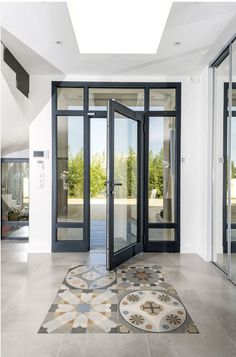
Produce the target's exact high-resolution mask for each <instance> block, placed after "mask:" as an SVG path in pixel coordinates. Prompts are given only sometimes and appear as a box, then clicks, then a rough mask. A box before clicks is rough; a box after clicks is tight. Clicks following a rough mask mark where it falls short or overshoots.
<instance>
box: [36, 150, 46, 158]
mask: <svg viewBox="0 0 236 357" xmlns="http://www.w3.org/2000/svg"><path fill="white" fill-rule="evenodd" d="M33 156H34V157H41V158H44V159H48V158H49V151H48V150H46V151H39V150H36V151H33Z"/></svg>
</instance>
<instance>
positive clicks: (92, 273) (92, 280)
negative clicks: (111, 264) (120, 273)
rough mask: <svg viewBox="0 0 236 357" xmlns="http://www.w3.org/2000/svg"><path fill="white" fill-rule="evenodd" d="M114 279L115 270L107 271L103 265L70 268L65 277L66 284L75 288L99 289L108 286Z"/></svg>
mask: <svg viewBox="0 0 236 357" xmlns="http://www.w3.org/2000/svg"><path fill="white" fill-rule="evenodd" d="M115 280H116V273H115V272H113V271H112V272H107V271H106V268H105V267H103V266H97V265H93V266H91V265H90V266H89V265H83V266H78V267H75V268H72V269H71V270H70V271H69V272H68V274H67V275H66V278H65V282H66V284H67V285H69V286H70V287H72V288H76V289H101V288H105V287H108V286H110V285H111V284H113V283H114V282H115Z"/></svg>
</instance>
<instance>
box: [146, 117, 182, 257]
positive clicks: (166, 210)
mask: <svg viewBox="0 0 236 357" xmlns="http://www.w3.org/2000/svg"><path fill="white" fill-rule="evenodd" d="M145 120H146V123H147V135H148V140H147V141H146V158H147V162H146V170H147V173H148V175H147V179H146V185H145V186H146V195H147V197H148V202H147V206H146V207H147V209H146V237H147V238H146V242H145V249H147V250H153V251H157V250H158V251H169V252H178V251H179V247H180V245H179V228H178V227H179V201H178V197H179V195H178V185H179V182H177V179H176V177H178V170H179V166H178V164H177V157H178V155H179V147H178V146H177V134H176V133H177V122H176V117H175V116H164V117H163V116H161V113H160V114H158V115H155V116H154V114H151V112H149V114H147V115H146V117H145Z"/></svg>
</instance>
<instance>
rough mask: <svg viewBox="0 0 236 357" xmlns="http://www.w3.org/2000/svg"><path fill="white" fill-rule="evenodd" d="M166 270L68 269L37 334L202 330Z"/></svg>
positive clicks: (121, 268)
mask: <svg viewBox="0 0 236 357" xmlns="http://www.w3.org/2000/svg"><path fill="white" fill-rule="evenodd" d="M161 270H162V268H161V267H160V266H157V265H153V266H123V267H120V268H119V269H117V270H116V271H113V272H108V271H107V270H106V268H105V267H104V266H97V265H95V266H92V265H91V266H90V265H79V266H76V267H72V268H71V269H69V271H68V273H67V275H66V277H65V279H64V280H63V283H62V285H61V289H60V290H59V291H58V293H57V295H56V298H55V300H54V302H53V304H52V305H51V307H50V309H49V311H48V314H47V315H46V318H45V320H44V322H43V324H42V326H41V327H40V329H39V333H126V334H127V333H155V332H156V333H171V332H174V333H193V334H194V333H198V330H197V327H196V326H195V324H194V323H193V321H192V319H191V317H190V316H189V314H188V312H187V310H186V309H185V307H184V305H183V304H182V302H181V300H180V298H179V296H178V294H177V292H176V290H175V289H174V287H173V286H172V285H171V284H168V283H167V282H165V281H164V278H163V275H162V273H161Z"/></svg>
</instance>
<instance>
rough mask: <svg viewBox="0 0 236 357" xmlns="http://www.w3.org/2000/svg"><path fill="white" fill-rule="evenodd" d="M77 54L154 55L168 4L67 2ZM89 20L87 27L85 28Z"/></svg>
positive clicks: (125, 0)
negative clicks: (77, 48) (115, 4)
mask: <svg viewBox="0 0 236 357" xmlns="http://www.w3.org/2000/svg"><path fill="white" fill-rule="evenodd" d="M67 5H68V9H69V13H70V17H71V21H72V25H73V28H74V32H75V36H76V40H77V43H78V47H79V51H80V53H98V54H109V53H110V54H155V53H156V52H157V49H158V45H159V42H160V39H161V36H162V33H163V30H164V27H165V24H166V20H167V17H168V15H169V12H170V8H171V5H172V1H171V0H165V1H164V0H163V1H157V0H145V1H140V2H138V3H137V2H135V1H132V0H119V6H116V7H115V8H114V6H112V5H111V0H99V1H97V0H86V1H85V0H68V1H67ZM88 19H89V24H88Z"/></svg>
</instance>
